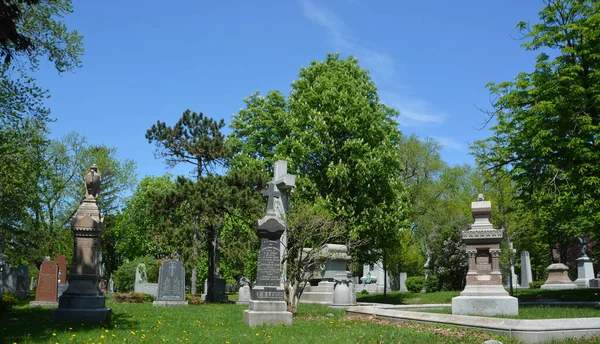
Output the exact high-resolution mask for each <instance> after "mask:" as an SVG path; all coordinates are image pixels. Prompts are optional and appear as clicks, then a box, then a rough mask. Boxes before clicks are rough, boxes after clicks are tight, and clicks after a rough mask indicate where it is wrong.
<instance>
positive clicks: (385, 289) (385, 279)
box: [381, 255, 387, 297]
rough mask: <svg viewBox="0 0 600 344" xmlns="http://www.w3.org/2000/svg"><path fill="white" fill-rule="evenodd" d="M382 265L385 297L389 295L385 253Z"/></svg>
mask: <svg viewBox="0 0 600 344" xmlns="http://www.w3.org/2000/svg"><path fill="white" fill-rule="evenodd" d="M381 265H383V297H385V296H386V295H387V269H386V268H385V255H383V259H382V261H381Z"/></svg>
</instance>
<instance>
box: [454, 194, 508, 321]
mask: <svg viewBox="0 0 600 344" xmlns="http://www.w3.org/2000/svg"><path fill="white" fill-rule="evenodd" d="M471 212H472V213H473V217H474V219H475V221H474V222H473V225H471V228H470V229H468V230H466V231H463V232H462V233H461V235H462V239H463V242H464V243H465V244H466V246H467V247H466V248H467V255H468V257H469V260H468V266H469V271H468V272H467V283H466V284H467V285H466V287H465V289H464V290H463V291H462V292H461V293H460V296H457V297H455V298H453V299H452V314H455V315H488V316H493V315H518V314H519V304H518V300H517V298H515V297H512V296H509V295H508V292H507V291H506V290H505V289H504V287H503V286H502V273H501V272H500V242H501V241H502V236H503V231H502V230H500V229H494V228H493V226H492V224H491V222H490V217H491V215H492V204H491V202H489V201H485V200H484V198H483V195H481V194H480V195H479V197H478V198H477V201H476V202H472V203H471Z"/></svg>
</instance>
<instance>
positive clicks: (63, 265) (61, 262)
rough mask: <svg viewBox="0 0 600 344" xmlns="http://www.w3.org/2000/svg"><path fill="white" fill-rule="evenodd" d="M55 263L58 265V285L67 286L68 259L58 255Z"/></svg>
mask: <svg viewBox="0 0 600 344" xmlns="http://www.w3.org/2000/svg"><path fill="white" fill-rule="evenodd" d="M55 262H56V264H58V276H59V279H58V283H60V284H67V258H65V256H63V255H62V254H60V253H57V254H56V260H55Z"/></svg>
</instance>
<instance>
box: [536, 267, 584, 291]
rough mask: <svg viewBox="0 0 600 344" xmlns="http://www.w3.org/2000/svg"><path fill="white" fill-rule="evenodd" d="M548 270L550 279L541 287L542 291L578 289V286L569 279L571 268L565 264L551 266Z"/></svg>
mask: <svg viewBox="0 0 600 344" xmlns="http://www.w3.org/2000/svg"><path fill="white" fill-rule="evenodd" d="M546 270H548V278H547V279H546V283H544V284H543V285H542V286H541V288H542V289H550V290H560V289H577V284H575V283H573V281H571V279H570V278H569V274H568V271H569V267H568V266H566V265H565V264H561V263H555V264H551V265H550V266H548V267H547V268H546Z"/></svg>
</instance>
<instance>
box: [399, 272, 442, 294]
mask: <svg viewBox="0 0 600 344" xmlns="http://www.w3.org/2000/svg"><path fill="white" fill-rule="evenodd" d="M407 288H408V287H407ZM440 290H441V288H440V279H439V278H438V277H437V276H436V275H431V276H429V278H427V279H426V280H425V292H426V293H435V292H438V291H440Z"/></svg>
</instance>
